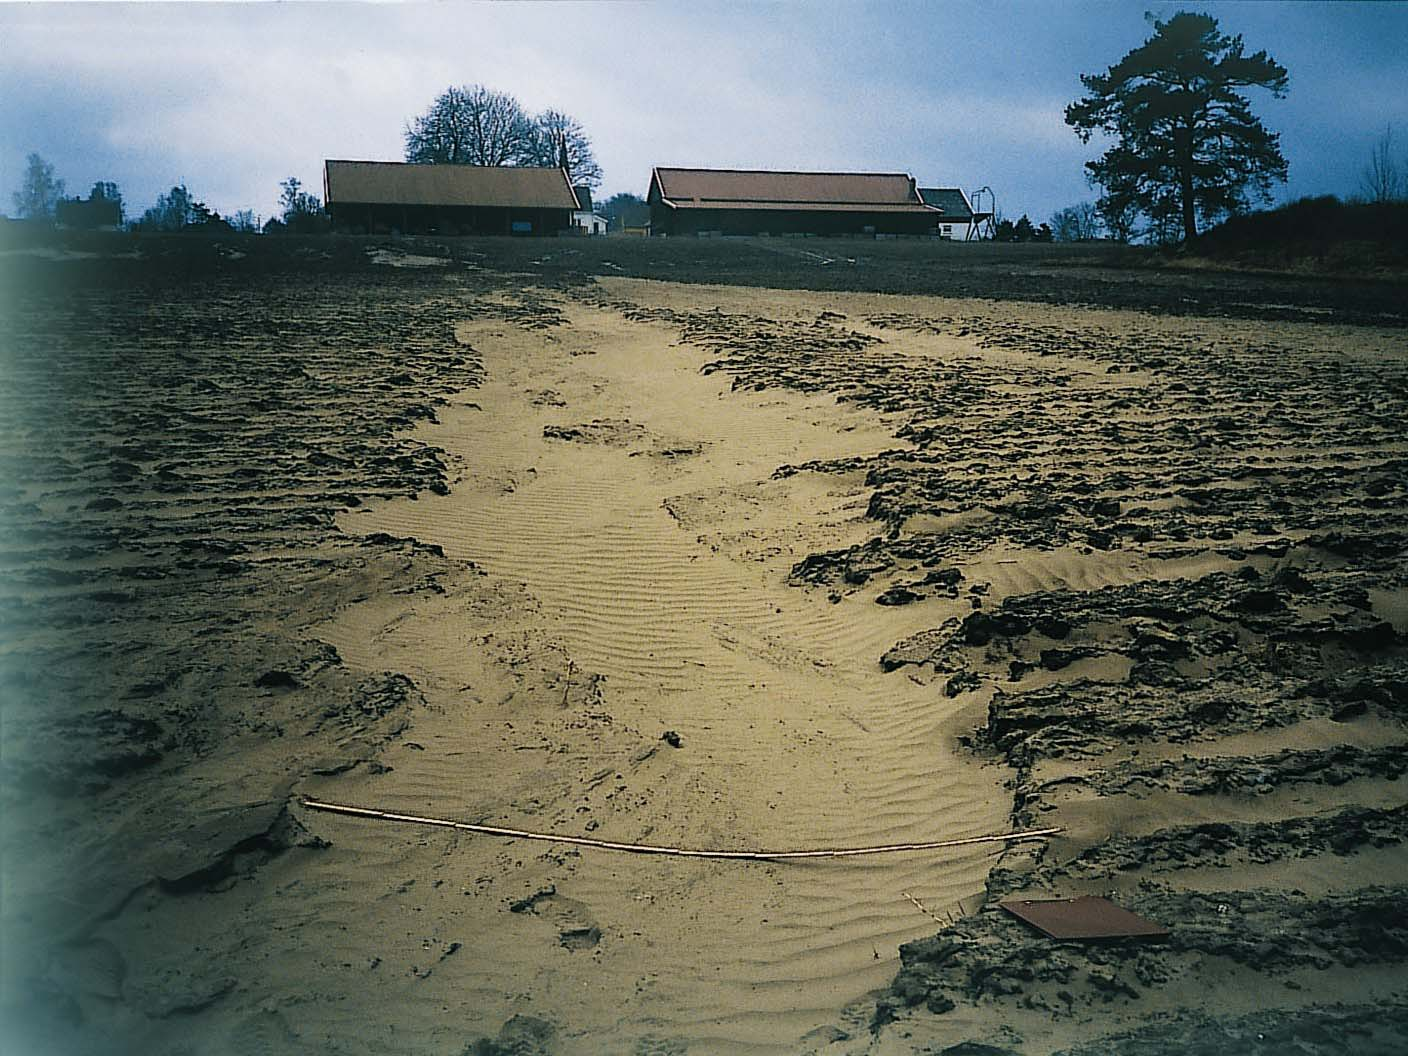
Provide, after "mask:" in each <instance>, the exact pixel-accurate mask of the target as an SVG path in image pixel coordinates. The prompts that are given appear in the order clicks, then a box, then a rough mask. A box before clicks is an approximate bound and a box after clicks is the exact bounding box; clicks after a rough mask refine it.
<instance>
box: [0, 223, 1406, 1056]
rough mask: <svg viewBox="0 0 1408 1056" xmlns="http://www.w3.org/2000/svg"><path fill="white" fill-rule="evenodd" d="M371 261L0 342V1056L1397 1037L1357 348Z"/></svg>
mask: <svg viewBox="0 0 1408 1056" xmlns="http://www.w3.org/2000/svg"><path fill="white" fill-rule="evenodd" d="M418 248H425V247H418ZM426 252H433V247H431V248H430V249H427V250H426ZM403 256H404V254H402V255H400V256H397V257H395V259H391V258H385V259H382V258H376V260H378V261H380V265H378V264H377V263H376V262H375V261H372V262H370V263H368V264H367V265H364V266H362V267H360V268H350V269H348V270H346V271H338V270H337V267H334V266H333V265H332V264H329V265H328V268H329V270H328V272H327V273H326V274H319V275H317V276H316V277H315V276H311V275H302V276H301V277H300V278H299V279H298V281H297V282H289V281H286V280H285V279H284V278H282V277H280V276H277V275H272V276H268V277H254V278H251V277H250V276H249V275H246V274H244V273H241V272H239V271H236V270H229V269H230V268H231V267H233V266H232V265H221V267H222V268H225V269H226V270H224V271H221V270H218V269H217V271H216V272H215V273H213V274H211V275H207V276H203V277H198V278H193V279H188V280H185V281H184V282H183V283H180V284H171V283H168V284H163V282H161V281H153V282H151V283H149V284H148V285H145V286H143V287H142V288H141V289H140V290H139V291H136V292H135V293H134V292H131V291H127V290H124V289H123V288H122V287H121V285H120V284H118V285H114V286H113V287H112V288H109V287H108V286H106V285H104V284H101V283H98V284H93V285H87V286H81V287H79V288H77V289H75V290H72V291H69V290H65V291H63V292H62V293H61V294H58V295H42V296H35V297H34V298H32V299H26V300H24V301H22V302H17V303H16V311H14V312H13V313H10V315H9V317H8V318H7V319H6V320H4V322H3V324H0V325H3V326H4V328H5V329H4V330H3V332H0V336H3V338H4V340H5V342H6V347H7V348H8V349H9V350H11V353H12V354H11V357H10V361H9V362H10V367H11V371H12V374H13V376H14V378H15V385H14V387H13V388H12V389H11V390H10V391H9V392H7V393H6V394H5V396H4V398H3V401H0V412H3V414H4V423H5V426H6V437H7V440H6V449H5V457H6V459H7V462H6V465H7V469H8V474H9V475H8V478H7V481H6V487H5V492H4V495H3V498H4V502H5V509H4V512H5V523H6V526H7V530H8V539H9V541H8V543H7V549H6V550H5V551H4V553H3V555H2V556H3V571H4V576H5V578H4V584H3V594H2V595H0V600H3V606H0V617H2V618H3V620H4V626H5V628H6V631H7V641H6V646H5V652H4V660H5V669H4V680H5V686H6V688H7V690H8V691H9V697H8V699H7V701H6V710H5V745H4V748H5V751H4V757H3V770H4V796H5V801H4V806H5V811H6V826H5V833H4V837H5V855H4V870H5V874H4V929H5V939H6V942H5V949H4V958H5V963H4V971H3V979H0V982H3V1003H4V1009H5V1015H6V1023H7V1024H9V1025H11V1026H12V1027H13V1028H14V1031H15V1034H16V1037H17V1038H18V1039H19V1040H18V1041H17V1042H16V1044H18V1045H20V1051H35V1052H39V1051H45V1052H49V1051H52V1052H94V1053H97V1052H104V1053H106V1052H113V1051H119V1052H121V1051H131V1052H156V1053H178V1052H180V1053H183V1052H191V1051H196V1052H201V1053H206V1052H210V1053H283V1052H299V1051H327V1052H346V1053H372V1052H375V1053H387V1052H406V1053H417V1054H419V1053H447V1054H450V1053H454V1054H459V1053H462V1052H465V1051H474V1052H485V1053H495V1052H520V1053H537V1052H544V1053H546V1052H553V1053H562V1054H569V1056H570V1054H576V1053H598V1052H613V1053H614V1052H622V1053H705V1052H707V1053H714V1052H740V1053H752V1052H787V1053H791V1052H812V1051H817V1052H828V1053H849V1054H859V1053H874V1054H881V1053H912V1052H921V1051H942V1050H944V1049H945V1048H948V1047H950V1046H954V1045H959V1044H961V1043H964V1042H971V1043H974V1044H973V1045H970V1046H969V1048H968V1049H967V1050H966V1051H970V1052H977V1051H984V1052H993V1051H1019V1052H1024V1053H1028V1052H1030V1053H1049V1052H1055V1051H1075V1050H1076V1049H1080V1051H1084V1052H1099V1051H1119V1049H1121V1048H1131V1049H1132V1050H1135V1051H1151V1052H1182V1051H1200V1052H1201V1051H1206V1052H1219V1051H1229V1050H1236V1051H1240V1050H1245V1051H1284V1050H1288V1049H1293V1047H1299V1048H1300V1049H1301V1050H1303V1051H1310V1052H1316V1053H1326V1054H1327V1053H1332V1052H1385V1053H1387V1052H1395V1051H1401V1050H1402V1048H1403V1043H1404V1040H1405V1038H1408V1026H1405V1013H1404V1008H1405V1006H1408V1000H1406V999H1405V996H1404V987H1405V981H1406V980H1405V975H1406V974H1408V973H1405V962H1408V925H1406V924H1405V921H1404V919H1403V911H1402V906H1403V904H1404V895H1405V890H1404V886H1403V881H1402V877H1403V875H1404V866H1405V864H1408V862H1405V853H1408V852H1405V839H1404V836H1405V832H1408V808H1405V797H1404V793H1403V790H1402V778H1401V775H1402V774H1403V773H1404V771H1405V764H1408V740H1406V739H1405V737H1404V733H1403V720H1404V714H1405V710H1404V709H1405V707H1408V705H1405V697H1404V690H1403V687H1404V685H1405V678H1404V664H1405V662H1408V660H1406V659H1405V658H1406V657H1408V648H1405V644H1404V635H1405V633H1408V623H1405V614H1406V613H1408V600H1406V599H1408V579H1406V578H1405V574H1404V565H1403V560H1402V555H1403V553H1404V550H1405V545H1406V544H1408V523H1405V512H1404V511H1405V509H1408V502H1405V498H1408V494H1406V493H1405V491H1404V480H1405V479H1408V475H1405V472H1404V470H1405V467H1408V457H1405V448H1408V442H1405V440H1404V437H1403V433H1402V427H1401V426H1402V422H1403V420H1405V417H1408V373H1405V372H1406V371H1408V367H1405V360H1404V346H1403V342H1402V336H1401V331H1395V330H1377V329H1373V328H1369V327H1348V326H1342V325H1338V324H1329V323H1326V324H1307V323H1303V322H1302V323H1296V322H1268V321H1260V322H1248V321H1239V320H1236V319H1223V320H1209V319H1203V318H1198V317H1182V318H1176V319H1175V318H1168V317H1163V316H1158V315H1151V314H1144V313H1140V312H1131V311H1122V312H1116V311H1109V310H1101V309H1094V308H1080V307H1070V308H1061V307H1052V306H1047V305H1034V304H1026V303H1021V302H1016V301H1005V302H1004V301H979V300H959V299H942V298H934V297H892V296H886V295H879V294H824V295H823V294H816V293H805V292H779V291H776V290H769V289H750V288H737V287H735V288H722V287H708V286H679V285H671V284H667V283H659V282H647V281H639V280H618V279H612V280H603V281H601V282H599V283H595V284H585V285H581V284H578V285H559V286H555V285H552V284H551V283H538V284H533V283H531V282H530V283H527V284H525V282H524V279H523V277H521V276H512V275H499V274H496V273H494V272H492V271H491V270H490V269H488V268H486V267H484V266H482V264H483V262H482V261H480V262H479V263H477V264H476V265H475V266H474V267H471V268H464V267H462V266H460V264H459V263H456V262H454V261H451V262H450V263H449V264H447V265H444V266H437V267H426V268H402V267H393V266H385V265H394V264H397V263H404V262H405V261H404V260H403V259H402V257H403ZM319 259H331V258H329V257H327V256H326V255H324V257H322V258H319ZM425 259H427V260H429V259H441V258H439V257H434V256H433V257H426V258H425ZM534 263H537V262H536V261H535V262H534ZM54 266H55V267H59V266H61V265H54ZM338 267H341V265H338ZM1092 281H1093V280H1092ZM1170 296H1172V295H1171V294H1170ZM304 797H317V798H321V799H326V800H332V801H341V802H349V803H359V804H365V805H369V806H375V807H380V808H383V809H387V810H396V811H406V812H412V813H423V814H429V815H436V816H442V817H452V818H457V819H461V820H465V821H472V822H473V821H480V822H486V823H490V824H500V825H508V826H514V827H520V828H525V829H532V830H543V831H551V832H558V833H569V834H573V835H583V836H593V837H599V838H603V839H610V840H624V841H643V842H649V843H666V844H677V845H681V846H690V847H717V848H725V849H746V848H753V847H764V848H781V849H791V848H797V847H805V846H809V845H821V846H844V845H863V844H873V843H888V842H893V841H909V840H924V839H932V838H944V837H964V836H972V835H979V834H986V833H993V832H1002V831H1008V830H1010V829H1013V828H1021V827H1026V826H1031V825H1047V824H1057V825H1061V826H1063V827H1064V832H1063V833H1062V834H1061V835H1060V837H1059V838H1057V839H1053V840H1050V841H1044V842H1042V843H1038V844H1029V845H1023V846H1020V847H1014V848H1012V849H1010V850H1008V851H1006V852H1003V851H1000V850H998V849H997V848H995V847H992V846H988V847H983V846H978V847H968V848H959V849H953V850H945V851H941V852H935V853H923V854H906V855H900V856H893V857H883V858H881V857H877V858H864V859H856V860H843V861H817V862H805V863H790V864H784V863H779V862H771V863H765V862H749V863H738V862H719V861H696V860H678V859H668V858H638V857H627V856H620V855H613V854H607V853H603V852H599V851H593V850H588V849H579V848H572V847H568V846H565V845H550V844H541V843H532V842H527V841H521V840H502V839H498V838H487V837H483V836H471V835H468V834H463V833H447V832H445V831H441V830H436V829H429V828H417V827H408V826H401V825H392V824H386V823H381V822H373V821H365V820H354V819H349V818H344V817H337V816H334V815H330V814H325V813H320V812H315V811H312V810H309V809H306V808H304V807H303V806H301V800H302V799H303V798H304ZM1087 892H1100V893H1109V894H1111V896H1112V897H1114V898H1116V899H1117V900H1118V901H1121V902H1122V903H1123V904H1126V905H1129V906H1131V907H1132V908H1135V909H1137V910H1138V911H1140V912H1143V913H1145V914H1147V915H1149V916H1151V917H1153V918H1154V919H1157V920H1159V921H1160V922H1161V923H1163V924H1165V925H1167V926H1169V927H1170V928H1171V929H1172V937H1171V939H1170V941H1169V942H1168V943H1166V944H1163V945H1160V946H1143V945H1126V944H1116V945H1114V946H1105V947H1093V948H1092V947H1085V946H1080V945H1077V944H1053V943H1050V942H1048V941H1047V940H1045V939H1042V938H1040V937H1039V936H1036V935H1035V933H1032V932H1030V931H1028V930H1027V929H1025V928H1024V927H1023V926H1021V925H1019V924H1017V923H1015V922H1014V921H1012V920H1011V919H1009V918H1008V917H1007V916H1006V915H1005V914H1004V913H1003V912H1002V911H1001V910H1000V909H999V908H998V907H997V905H996V903H997V901H998V900H1000V899H1001V898H1004V897H1009V896H1010V895H1013V894H1020V895H1021V896H1022V897H1051V896H1065V895H1070V894H1079V893H1087ZM1151 1024H1152V1026H1151ZM1141 1030H1143V1031H1145V1032H1146V1035H1145V1036H1143V1037H1138V1038H1131V1039H1129V1040H1126V1041H1121V1042H1118V1043H1115V1042H1111V1041H1109V1040H1107V1039H1108V1036H1109V1035H1111V1034H1112V1033H1120V1032H1125V1033H1129V1032H1138V1031H1141ZM1149 1031H1153V1033H1152V1034H1149V1033H1148V1032H1149ZM978 1044H981V1045H986V1046H989V1047H990V1048H987V1049H981V1050H980V1049H979V1048H977V1047H975V1046H976V1045H978ZM1082 1046H1084V1048H1081V1047H1082ZM1278 1047H1279V1049H1278ZM960 1051H962V1050H960Z"/></svg>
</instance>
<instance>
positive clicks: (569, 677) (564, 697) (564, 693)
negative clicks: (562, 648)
mask: <svg viewBox="0 0 1408 1056" xmlns="http://www.w3.org/2000/svg"><path fill="white" fill-rule="evenodd" d="M575 664H576V661H574V660H568V661H567V685H565V686H563V687H562V706H563V707H564V708H565V707H567V694H568V693H569V692H570V691H571V689H572V668H573V667H574V666H575Z"/></svg>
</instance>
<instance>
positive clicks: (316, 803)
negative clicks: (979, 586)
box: [303, 799, 1061, 862]
mask: <svg viewBox="0 0 1408 1056" xmlns="http://www.w3.org/2000/svg"><path fill="white" fill-rule="evenodd" d="M303 805H304V806H305V807H307V808H308V809H309V810H322V811H327V812H328V813H330V814H347V815H351V816H352V817H357V818H374V819H376V820H378V821H395V822H401V823H405V824H409V825H434V826H437V827H439V828H442V829H458V830H460V831H461V832H477V833H480V834H482V835H485V836H507V837H509V838H510V839H515V840H540V841H543V842H545V843H570V844H572V845H574V846H576V847H595V848H597V849H599V850H603V851H624V852H626V853H628V854H667V855H671V856H673V857H675V858H726V859H731V860H742V861H762V862H775V861H781V860H787V859H795V858H854V857H857V856H859V855H863V854H898V853H900V852H902V851H932V850H937V849H939V848H941V847H966V846H968V845H969V844H974V843H1015V842H1017V841H1018V840H1035V839H1040V838H1041V837H1043V836H1050V835H1053V834H1054V833H1058V832H1060V831H1061V828H1060V827H1059V826H1058V827H1054V828H1049V829H1027V830H1026V831H1024V832H1005V833H995V834H993V835H991V836H967V837H964V838H962V839H957V840H926V841H923V842H920V843H888V844H883V845H881V846H878V847H837V848H830V849H823V850H811V851H715V850H701V849H694V848H688V847H659V846H655V845H653V844H648V843H614V842H612V841H610V840H592V839H588V838H587V837H585V836H557V835H553V834H552V833H548V832H526V831H524V830H523V829H506V828H504V827H502V826H500V825H475V824H472V823H470V822H467V821H451V820H449V819H447V818H426V817H422V816H420V815H418V814H397V813H393V812H392V811H389V810H374V809H372V808H371V807H353V806H348V805H346V804H344V803H324V802H322V801H320V800H316V799H305V800H304V801H303Z"/></svg>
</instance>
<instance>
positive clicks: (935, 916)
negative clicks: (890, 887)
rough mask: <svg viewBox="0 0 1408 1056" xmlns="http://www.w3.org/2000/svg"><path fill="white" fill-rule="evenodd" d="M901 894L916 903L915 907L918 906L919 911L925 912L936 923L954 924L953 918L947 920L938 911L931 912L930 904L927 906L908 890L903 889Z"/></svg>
mask: <svg viewBox="0 0 1408 1056" xmlns="http://www.w3.org/2000/svg"><path fill="white" fill-rule="evenodd" d="M900 894H902V895H904V897H905V898H907V899H909V900H910V901H911V902H913V903H914V905H915V908H917V909H918V910H919V912H921V913H923V914H924V915H925V916H926V917H928V918H929V919H930V920H932V921H933V922H934V923H936V924H952V923H953V921H952V920H945V919H944V918H943V917H941V916H939V915H938V914H937V913H931V912H930V911H929V907H928V906H926V905H925V904H924V903H923V902H921V901H919V899H917V898H915V897H914V896H913V895H911V894H910V893H909V892H908V891H901V892H900Z"/></svg>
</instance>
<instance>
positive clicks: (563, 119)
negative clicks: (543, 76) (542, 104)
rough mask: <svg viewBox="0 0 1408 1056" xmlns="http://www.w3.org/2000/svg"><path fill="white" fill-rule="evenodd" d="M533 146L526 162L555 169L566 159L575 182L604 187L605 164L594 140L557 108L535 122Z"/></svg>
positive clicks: (544, 112)
mask: <svg viewBox="0 0 1408 1056" xmlns="http://www.w3.org/2000/svg"><path fill="white" fill-rule="evenodd" d="M533 133H534V134H533V149H532V151H531V152H530V154H529V156H528V157H527V158H525V159H524V162H523V163H524V164H525V165H538V166H542V167H543V168H554V167H556V166H558V165H561V164H562V163H563V162H566V169H567V175H568V176H569V177H570V179H571V181H572V185H573V186H574V187H575V186H580V185H582V184H585V185H586V186H588V187H590V188H591V189H592V190H596V189H597V188H598V187H599V186H601V166H599V165H598V164H597V163H596V156H595V155H594V154H593V153H592V142H591V140H590V139H588V138H587V133H586V131H585V130H584V129H583V128H582V126H581V125H580V124H579V123H578V122H577V121H576V119H574V118H571V117H568V116H567V115H566V114H564V113H560V112H559V111H557V110H544V111H543V112H542V113H541V114H539V115H538V116H537V117H536V118H535V119H534V121H533Z"/></svg>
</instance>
